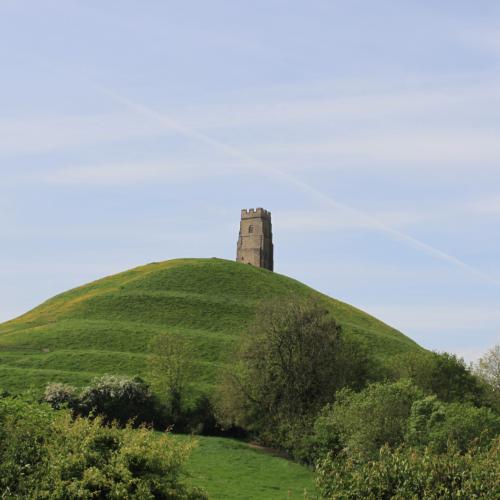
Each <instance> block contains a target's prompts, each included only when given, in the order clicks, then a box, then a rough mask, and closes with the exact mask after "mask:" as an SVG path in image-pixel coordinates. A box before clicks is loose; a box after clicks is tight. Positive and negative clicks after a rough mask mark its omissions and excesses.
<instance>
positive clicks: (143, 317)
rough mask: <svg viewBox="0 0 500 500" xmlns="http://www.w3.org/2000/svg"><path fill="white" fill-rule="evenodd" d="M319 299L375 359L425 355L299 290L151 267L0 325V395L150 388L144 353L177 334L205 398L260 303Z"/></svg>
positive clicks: (194, 267)
mask: <svg viewBox="0 0 500 500" xmlns="http://www.w3.org/2000/svg"><path fill="white" fill-rule="evenodd" d="M294 296H296V297H310V296H319V297H322V300H325V302H326V303H327V304H328V307H329V308H331V310H332V313H333V314H334V316H335V318H336V319H337V320H338V321H339V322H340V323H341V324H342V326H343V328H344V331H345V332H347V334H349V335H354V336H356V337H357V338H359V339H360V340H362V341H363V342H364V343H365V344H366V345H367V346H368V347H369V349H370V350H371V351H372V352H373V353H374V354H375V355H376V356H378V357H380V358H382V359H384V358H387V357H389V356H391V355H393V354H395V353H399V352H404V351H409V350H417V349H421V348H420V347H419V346H418V345H417V344H416V343H415V342H413V341H412V340H410V339H409V338H408V337H405V336H404V335H403V334H402V333H401V332H399V331H397V330H395V329H393V328H391V327H389V326H387V325H386V324H384V323H382V322H381V321H379V320H377V319H375V318H373V317H372V316H369V315H368V314H366V313H364V312H362V311H360V310H358V309H356V308H354V307H352V306H349V305H347V304H344V303H342V302H339V301H337V300H334V299H330V298H328V297H326V296H324V295H321V294H319V292H316V291H315V290H313V289H311V288H309V287H307V286H306V285H304V284H302V283H299V282H298V281H296V280H293V279H291V278H288V277H286V276H282V275H279V274H276V273H271V272H269V271H267V270H264V269H257V268H255V267H251V266H248V265H244V264H240V263H236V262H231V261H226V260H220V259H178V260H171V261H166V262H160V263H153V264H149V265H146V266H142V267H138V268H135V269H132V270H130V271H126V272H123V273H120V274H116V275H114V276H110V277H107V278H104V279H101V280H98V281H95V282H93V283H90V284H88V285H84V286H82V287H79V288H75V289H73V290H70V291H68V292H65V293H62V294H60V295H57V296H56V297H54V298H52V299H50V300H48V301H47V302H44V303H43V304H41V305H40V306H39V307H37V308H35V309H33V310H32V311H30V312H28V313H26V314H24V315H23V316H21V317H19V318H17V319H15V320H12V321H9V322H7V323H4V324H2V325H0V387H3V388H4V389H7V390H9V391H12V392H15V391H19V390H22V389H25V388H28V387H30V386H34V387H35V388H38V389H40V388H41V387H43V386H44V385H45V384H46V383H47V382H48V381H60V382H67V383H71V384H74V385H83V384H86V383H87V382H88V381H89V380H90V379H91V378H93V377H94V376H96V375H99V374H103V373H114V374H129V375H136V374H137V375H141V376H145V378H147V355H148V346H149V343H150V341H151V339H153V338H154V337H155V336H156V335H158V334H159V333H161V332H163V331H166V330H168V331H171V332H174V333H175V334H178V335H182V336H184V337H185V338H186V339H188V341H189V342H190V343H191V344H192V346H193V349H194V352H195V356H196V364H195V369H194V373H193V378H194V380H195V383H196V386H197V388H198V390H199V391H202V392H204V391H209V390H210V389H211V388H212V387H213V384H214V382H215V380H216V377H217V373H218V372H219V370H220V368H221V367H222V366H223V365H224V364H225V363H226V362H227V360H228V355H229V354H230V352H231V350H232V348H233V346H234V345H235V344H236V343H237V340H238V337H239V336H240V335H241V333H242V332H243V331H244V330H245V328H246V327H247V326H248V325H249V324H250V323H251V322H252V320H253V318H254V316H255V308H256V306H257V305H258V303H259V301H260V300H262V299H264V300H266V299H273V298H286V297H294Z"/></svg>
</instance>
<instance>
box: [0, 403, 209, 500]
mask: <svg viewBox="0 0 500 500" xmlns="http://www.w3.org/2000/svg"><path fill="white" fill-rule="evenodd" d="M102 423H103V422H102V420H101V419H100V418H95V419H92V420H90V419H85V418H81V417H78V418H76V419H73V418H72V417H71V416H70V414H69V413H68V412H67V411H60V412H53V411H52V410H51V409H50V407H49V406H48V405H39V404H29V403H26V402H23V401H21V400H15V399H9V398H7V399H3V400H0V487H1V491H2V494H3V496H4V497H23V498H35V499H43V498H47V499H48V498H51V499H58V498H59V499H66V498H75V499H77V498H82V499H87V498H89V499H90V498H116V499H118V498H119V499H122V498H123V499H127V498H129V499H134V498H135V499H141V500H142V499H169V498H180V499H198V498H205V495H204V494H203V492H201V491H200V490H198V489H195V488H190V487H187V486H186V485H185V484H184V483H183V481H182V474H183V467H184V463H185V461H186V459H187V457H188V455H189V453H190V451H191V449H192V448H193V445H194V444H193V443H192V442H183V443H180V442H176V441H174V440H173V438H171V437H170V436H169V435H168V434H162V435H160V436H158V435H155V434H154V433H153V432H152V431H150V430H148V429H147V428H145V427H141V428H139V429H132V428H131V427H130V426H127V427H126V428H125V429H119V428H118V427H117V426H116V425H115V424H111V425H108V426H103V425H102Z"/></svg>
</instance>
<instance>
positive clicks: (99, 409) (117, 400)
mask: <svg viewBox="0 0 500 500" xmlns="http://www.w3.org/2000/svg"><path fill="white" fill-rule="evenodd" d="M78 411H79V413H80V414H81V415H84V416H88V415H101V416H102V417H103V419H104V421H105V422H111V421H117V422H118V423H120V424H121V425H125V424H126V423H127V422H128V421H129V420H131V419H133V420H134V421H135V422H136V423H144V422H146V423H154V424H155V425H156V426H161V425H164V424H165V423H166V420H165V416H164V414H163V412H162V409H161V405H160V404H159V402H158V400H157V398H156V397H155V396H154V395H153V393H152V392H151V390H150V388H149V385H148V384H147V383H146V382H144V381H143V380H142V379H140V378H139V377H134V378H129V377H119V376H115V375H103V376H102V377H98V378H95V379H94V380H93V381H92V383H91V385H90V386H88V387H86V388H85V389H83V391H82V393H81V395H80V404H79V410H78Z"/></svg>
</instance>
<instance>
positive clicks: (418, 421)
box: [405, 396, 500, 453]
mask: <svg viewBox="0 0 500 500" xmlns="http://www.w3.org/2000/svg"><path fill="white" fill-rule="evenodd" d="M499 434H500V417H498V416H496V415H495V414H494V413H493V412H492V411H491V410H490V409H489V408H476V407H474V406H472V405H470V404H464V403H448V404H447V403H442V402H440V401H439V400H437V398H436V397H435V396H428V397H426V398H424V399H422V400H420V401H416V402H415V403H413V406H412V409H411V414H410V417H409V418H408V422H407V432H406V438H405V441H406V442H407V443H408V444H410V445H412V446H421V447H428V448H429V449H430V450H432V451H433V452H437V453H443V452H446V451H447V449H448V448H449V447H452V448H453V449H456V450H459V451H461V452H466V451H467V450H468V449H470V448H472V447H473V446H481V447H484V446H487V445H488V444H489V443H490V442H491V440H492V439H493V438H494V437H495V436H498V435H499Z"/></svg>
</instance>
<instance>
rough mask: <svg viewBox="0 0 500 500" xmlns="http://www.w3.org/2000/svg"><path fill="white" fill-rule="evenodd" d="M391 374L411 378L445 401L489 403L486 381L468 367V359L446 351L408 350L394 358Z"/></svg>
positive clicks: (399, 377) (424, 389) (476, 403)
mask: <svg viewBox="0 0 500 500" xmlns="http://www.w3.org/2000/svg"><path fill="white" fill-rule="evenodd" d="M390 373H391V375H392V378H393V379H395V380H398V379H410V380H412V381H413V383H414V384H415V385H417V386H418V387H420V389H422V391H424V392H425V393H426V394H429V395H430V394H434V395H436V396H437V397H438V398H439V399H440V400H441V401H445V402H449V403H451V402H469V403H473V404H474V405H476V406H481V405H483V404H485V403H487V402H488V401H487V393H486V390H485V387H484V384H482V383H481V381H480V379H479V378H478V377H477V376H476V375H474V374H473V373H472V371H471V370H470V369H469V368H468V367H467V365H466V364H465V361H464V360H463V359H461V358H458V357H457V356H455V355H454V354H449V353H446V352H443V353H437V352H426V351H421V352H409V353H404V354H399V355H397V356H395V357H394V358H393V359H392V362H391V366H390Z"/></svg>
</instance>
